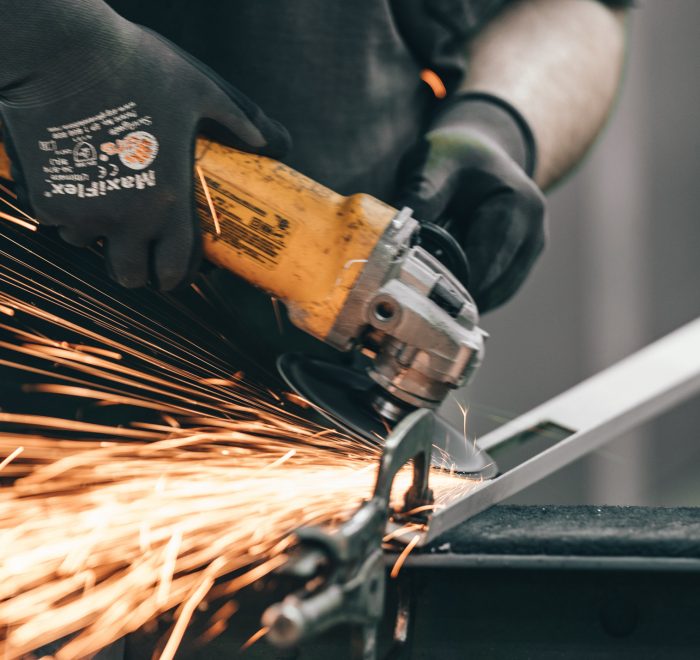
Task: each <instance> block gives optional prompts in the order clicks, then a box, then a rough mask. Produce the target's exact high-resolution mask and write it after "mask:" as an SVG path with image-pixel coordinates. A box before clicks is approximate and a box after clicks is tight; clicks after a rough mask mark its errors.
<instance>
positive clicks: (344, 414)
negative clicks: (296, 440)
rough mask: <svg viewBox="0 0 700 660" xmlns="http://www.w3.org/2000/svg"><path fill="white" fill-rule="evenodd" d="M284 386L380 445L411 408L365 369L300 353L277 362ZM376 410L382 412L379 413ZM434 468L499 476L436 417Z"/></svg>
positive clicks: (490, 462) (482, 455)
mask: <svg viewBox="0 0 700 660" xmlns="http://www.w3.org/2000/svg"><path fill="white" fill-rule="evenodd" d="M277 367H278V369H279V372H280V374H281V375H282V377H283V378H284V380H285V381H286V382H287V384H288V385H289V386H290V387H291V388H292V389H293V390H294V391H295V392H296V393H297V394H299V395H300V396H301V397H303V398H304V399H305V400H306V401H308V402H309V403H310V404H311V405H313V406H314V408H315V409H316V410H317V411H318V412H319V413H321V414H322V415H323V416H324V417H325V418H326V419H328V420H329V421H330V422H331V423H332V424H333V425H334V426H337V427H340V428H341V429H342V430H344V431H346V432H348V433H350V434H351V435H353V436H356V437H360V438H362V439H363V440H365V441H366V442H369V443H371V444H373V445H377V446H381V445H382V442H383V439H384V437H385V436H386V435H387V433H389V432H390V430H391V426H393V425H394V424H395V423H396V422H397V421H398V419H400V418H402V417H403V416H405V415H407V414H408V413H410V412H411V411H412V410H413V409H411V408H408V407H406V405H405V404H402V403H401V402H399V401H397V400H390V398H389V395H388V394H387V393H386V392H384V391H383V390H382V389H381V388H380V387H379V386H378V385H377V384H376V383H375V382H374V381H373V380H372V379H371V378H370V377H369V376H368V375H367V374H366V373H364V371H362V370H359V369H356V368H352V367H347V366H343V365H339V364H334V363H332V362H327V361H324V360H319V359H316V358H312V357H308V356H305V355H303V354H302V353H286V354H285V355H282V356H280V358H279V359H278V361H277ZM378 411H382V412H383V413H384V414H381V413H380V412H378ZM435 423H436V433H435V438H434V441H433V455H432V464H433V466H434V467H438V468H440V469H443V470H447V471H452V472H454V473H456V474H459V475H461V476H464V477H468V478H481V479H490V478H492V477H495V476H496V474H497V473H498V468H497V467H496V464H495V462H494V461H493V460H492V459H491V457H490V456H489V455H488V454H487V453H486V452H484V451H482V450H480V449H479V448H478V447H476V446H475V444H474V442H473V441H470V440H468V439H467V438H465V437H464V434H463V432H462V429H457V428H454V427H453V426H451V425H450V424H448V423H447V422H446V421H445V420H444V419H442V418H441V417H439V416H436V420H435Z"/></svg>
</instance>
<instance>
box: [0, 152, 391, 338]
mask: <svg viewBox="0 0 700 660" xmlns="http://www.w3.org/2000/svg"><path fill="white" fill-rule="evenodd" d="M196 161H197V165H198V166H199V168H200V170H199V173H200V174H202V175H203V177H204V182H205V184H206V186H207V191H206V192H207V193H209V194H208V195H207V194H205V192H204V190H203V186H202V177H201V176H195V182H196V187H197V202H198V209H199V214H200V218H201V221H202V232H203V239H204V254H205V256H206V258H207V259H209V261H211V262H213V263H214V264H216V265H217V266H220V267H222V268H226V269H228V270H230V271H232V272H233V273H236V274H237V275H239V276H240V277H242V278H244V279H245V280H247V281H248V282H250V283H251V284H253V285H254V286H257V287H259V288H261V289H264V290H265V291H267V292H269V293H270V294H271V295H273V296H275V297H276V298H278V299H280V300H282V301H283V302H284V303H285V304H286V306H287V308H288V310H289V313H290V318H291V320H292V321H293V322H294V323H295V325H297V326H298V327H299V328H301V329H302V330H305V331H306V332H309V333H310V334H312V335H313V336H315V337H317V338H319V339H322V340H323V339H325V338H326V336H327V335H328V333H329V332H330V330H331V328H332V327H333V324H334V322H335V320H336V317H337V316H338V314H339V313H340V311H341V309H342V307H343V304H344V303H345V301H346V299H347V296H348V294H349V292H350V290H351V289H352V287H353V285H354V284H355V281H356V280H357V278H358V276H359V275H360V273H361V271H362V267H363V265H364V263H365V262H366V260H367V259H368V258H369V256H370V254H371V252H372V250H373V249H374V247H375V245H376V244H377V242H378V241H379V239H380V237H381V236H382V234H383V233H384V232H385V231H386V229H387V227H388V226H389V223H390V222H391V220H392V219H393V218H394V216H395V215H396V210H395V209H393V208H392V207H390V206H387V205H386V204H384V203H382V202H380V201H379V200H377V199H375V198H373V197H370V196H369V195H363V194H357V195H352V196H349V197H343V196H341V195H338V194H337V193H335V192H333V191H332V190H329V189H328V188H326V187H324V186H322V185H320V184H319V183H316V182H315V181H312V180H311V179H309V178H308V177H306V176H304V175H302V174H300V173H299V172H296V171H295V170H293V169H291V168H289V167H287V166H286V165H283V164H282V163H280V162H278V161H275V160H272V159H270V158H265V157H262V156H255V155H252V154H248V153H243V152H241V151H237V150H235V149H231V148H228V147H224V146H222V145H220V144H218V143H215V142H211V141H209V140H204V139H200V140H198V141H197V149H196ZM0 176H3V177H5V178H8V179H9V178H10V169H9V162H8V159H7V156H6V154H5V151H4V149H2V145H1V144H0ZM115 201H117V200H115ZM212 206H213V211H214V212H215V213H216V222H215V221H214V217H213V215H212Z"/></svg>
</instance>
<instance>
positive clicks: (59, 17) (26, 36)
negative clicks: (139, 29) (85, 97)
mask: <svg viewBox="0 0 700 660" xmlns="http://www.w3.org/2000/svg"><path fill="white" fill-rule="evenodd" d="M0 16H2V24H1V26H0V99H1V100H5V101H15V100H18V99H17V96H18V95H20V96H22V97H23V99H22V100H25V99H26V98H27V95H32V94H36V93H40V94H41V95H42V96H45V95H46V93H47V91H49V90H47V87H48V88H50V89H51V90H54V89H55V90H60V89H61V88H62V86H63V85H65V84H67V83H69V82H70V83H71V84H73V83H74V82H75V81H74V80H73V77H74V76H75V71H74V67H73V65H72V64H71V63H73V62H75V61H76V59H80V57H81V54H87V53H89V52H91V51H94V49H95V47H100V46H108V47H114V46H116V45H117V39H118V37H117V35H116V33H115V30H114V29H113V26H114V23H115V21H117V20H119V17H118V16H117V14H116V13H115V12H114V11H113V10H112V9H110V8H109V7H108V6H107V5H106V4H105V3H104V2H102V0H50V1H47V0H0ZM96 64H97V63H96ZM105 64H106V63H104V62H103V63H100V64H98V66H104V65H105ZM39 72H40V73H41V75H40V76H38V75H37V73H39ZM86 82H87V81H86ZM19 88H21V91H20V89H19ZM49 93H50V92H49Z"/></svg>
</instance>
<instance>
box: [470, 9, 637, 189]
mask: <svg viewBox="0 0 700 660" xmlns="http://www.w3.org/2000/svg"><path fill="white" fill-rule="evenodd" d="M624 23H625V11H624V10H613V9H611V8H609V7H606V6H605V5H603V4H602V3H600V2H598V1H597V0H521V1H519V2H516V3H515V4H514V5H513V6H512V7H509V8H508V9H506V10H505V11H504V12H503V13H502V14H500V15H499V16H497V17H496V18H495V19H494V20H493V21H492V22H491V23H490V24H489V25H488V26H487V27H486V28H485V29H484V31H483V32H482V33H481V34H480V35H479V36H478V37H476V38H475V39H474V40H473V42H472V43H471V44H470V53H469V56H470V60H469V72H468V75H467V77H466V79H465V81H464V83H463V85H462V91H468V90H478V91H482V92H488V93H491V94H494V95H496V96H499V97H501V98H503V99H505V100H507V101H509V102H510V103H511V104H512V105H513V106H515V107H516V108H517V109H518V110H519V111H520V112H521V113H522V114H523V116H524V117H525V118H526V119H527V121H528V123H529V124H530V126H531V128H532V131H533V133H534V135H535V140H536V142H537V150H538V154H537V155H538V165H537V170H536V172H535V180H536V181H537V183H538V184H539V185H540V186H542V187H547V186H548V185H551V184H552V183H554V182H555V181H556V180H557V179H559V178H560V177H561V176H562V175H564V174H565V173H566V172H567V171H568V170H569V169H570V168H571V167H572V166H573V165H574V164H575V163H576V162H577V161H578V160H579V159H580V158H581V156H582V155H583V153H584V152H585V150H586V149H587V148H588V146H589V145H590V144H591V142H592V141H593V139H594V138H595V136H596V135H597V133H598V131H599V130H600V128H601V127H602V125H603V123H604V121H605V119H606V117H607V116H608V113H609V111H610V108H611V105H612V103H613V100H614V98H615V93H616V90H617V87H618V84H619V81H620V75H621V71H622V64H623V60H624V53H625V24H624Z"/></svg>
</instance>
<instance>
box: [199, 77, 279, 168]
mask: <svg viewBox="0 0 700 660" xmlns="http://www.w3.org/2000/svg"><path fill="white" fill-rule="evenodd" d="M201 129H202V131H203V132H205V133H206V134H207V135H209V136H211V137H213V138H215V139H217V140H218V141H220V142H224V143H226V144H229V145H230V146H232V147H236V148H238V149H242V150H244V151H250V152H253V153H257V154H261V155H263V156H270V157H271V158H282V157H283V156H285V154H287V152H288V151H289V149H290V146H291V138H290V137H289V133H288V132H287V129H286V128H284V126H282V125H281V124H280V123H279V122H277V121H275V120H273V119H270V118H269V117H268V116H267V115H266V114H265V113H264V112H263V111H262V110H261V109H260V108H259V107H258V106H257V105H255V104H254V103H253V102H252V101H251V100H250V99H248V98H247V97H245V96H244V95H243V94H241V93H240V92H238V91H237V90H235V89H233V88H232V87H231V86H230V85H226V89H224V88H222V87H221V86H219V85H217V84H216V83H214V82H212V89H211V92H210V98H209V99H208V103H207V107H206V108H205V112H204V118H203V120H202V122H201Z"/></svg>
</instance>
